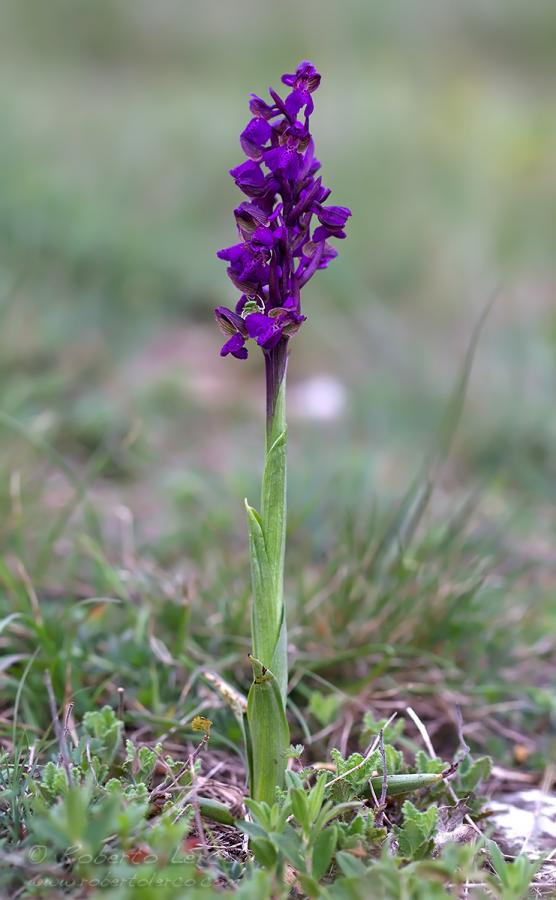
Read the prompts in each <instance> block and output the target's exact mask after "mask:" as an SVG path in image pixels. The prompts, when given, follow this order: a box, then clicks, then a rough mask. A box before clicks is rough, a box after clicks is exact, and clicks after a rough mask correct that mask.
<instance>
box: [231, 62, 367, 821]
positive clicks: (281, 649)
mask: <svg viewBox="0 0 556 900" xmlns="http://www.w3.org/2000/svg"><path fill="white" fill-rule="evenodd" d="M320 80H321V76H320V75H319V73H318V72H317V70H316V68H315V67H314V65H312V63H310V62H307V61H304V62H301V63H300V64H299V66H298V67H297V69H296V71H295V72H294V73H292V74H286V75H283V76H282V82H283V83H284V84H285V85H286V86H287V87H288V88H289V89H290V90H289V93H288V94H287V96H286V97H285V98H283V97H281V96H280V95H279V94H278V93H277V92H276V91H275V90H273V89H272V88H270V89H269V94H270V100H271V102H266V101H265V100H263V99H261V98H260V97H258V96H257V95H256V94H252V95H251V99H250V102H249V109H250V111H251V115H252V118H251V119H250V121H249V122H248V124H247V125H246V127H245V128H244V130H243V131H242V133H241V135H240V143H241V147H242V149H243V151H244V153H245V155H246V157H247V159H246V160H245V161H244V162H242V163H241V164H240V165H238V166H237V167H236V168H234V169H232V170H231V171H230V174H231V176H232V178H233V179H234V181H235V183H236V185H237V186H238V187H239V188H240V190H241V191H242V192H243V193H244V194H245V195H246V196H247V197H248V200H246V201H244V202H242V203H240V204H239V206H238V207H237V209H235V210H234V215H235V220H236V225H237V229H238V233H239V237H240V241H239V243H237V244H234V245H233V246H232V247H227V248H226V249H224V250H220V251H219V252H218V257H219V258H220V259H223V260H225V261H226V262H227V263H228V270H227V271H228V275H229V277H230V279H231V280H232V282H233V284H234V286H235V287H236V288H237V290H238V291H239V292H240V293H241V296H240V298H239V300H238V302H237V304H236V307H235V310H232V309H228V308H227V307H223V306H219V307H217V309H216V310H215V315H216V320H217V322H218V324H219V326H220V328H221V329H222V331H223V332H224V334H225V335H226V338H227V339H226V342H225V344H224V345H223V347H222V349H221V351H220V354H221V356H227V355H228V354H231V355H232V356H234V357H236V358H237V359H246V358H247V354H248V343H249V341H255V343H256V344H257V345H258V346H259V347H260V348H261V349H262V351H263V355H264V361H265V371H266V454H265V465H264V472H263V480H262V496H261V509H260V513H259V512H257V511H256V510H255V509H254V508H253V507H252V506H249V504H248V503H247V502H246V508H247V517H248V523H249V539H250V558H251V573H252V585H253V603H252V617H251V635H252V646H253V651H252V655H251V657H250V659H251V664H252V667H253V683H252V685H251V689H250V691H249V697H248V702H247V724H246V738H247V755H248V764H249V782H250V792H251V795H252V797H253V798H254V799H255V800H265V801H267V802H269V803H272V802H273V800H274V797H275V793H276V787H280V786H282V784H283V779H284V772H285V769H286V764H287V757H288V750H289V729H288V724H287V720H286V711H285V708H286V697H287V685H288V656H287V637H286V619H285V610H284V598H283V581H284V552H285V539H286V437H287V429H286V407H285V388H286V368H287V361H288V353H289V342H290V338H291V337H292V336H293V335H295V333H296V332H297V331H298V329H299V328H300V326H301V324H302V323H303V322H304V321H305V319H306V316H304V315H303V313H302V311H301V289H302V288H303V287H304V286H305V285H306V284H307V282H308V281H309V279H310V278H312V277H313V275H314V274H315V272H316V271H317V270H318V269H325V268H327V266H328V264H329V263H330V262H331V260H332V259H334V257H336V256H337V250H336V249H335V248H334V247H333V246H332V245H331V244H330V240H331V239H334V238H340V239H342V238H345V236H346V235H345V231H344V227H345V224H346V222H347V219H348V218H349V216H351V211H350V210H349V209H348V208H347V207H344V206H332V205H325V201H326V200H327V199H328V196H329V194H330V191H329V189H328V188H326V187H325V186H324V185H323V183H322V179H321V177H320V176H319V175H318V174H317V173H318V171H319V169H320V162H319V161H318V160H317V159H316V157H315V151H314V143H313V138H312V136H311V131H310V118H311V114H312V113H313V109H314V104H313V94H314V92H315V91H316V90H317V88H318V86H319V84H320ZM314 217H316V219H317V220H318V224H317V223H315V222H314Z"/></svg>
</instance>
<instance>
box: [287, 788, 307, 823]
mask: <svg viewBox="0 0 556 900" xmlns="http://www.w3.org/2000/svg"><path fill="white" fill-rule="evenodd" d="M290 800H291V804H292V812H293V814H294V816H295V818H296V819H297V821H298V822H299V824H300V825H301V827H302V828H303V831H304V832H305V833H306V834H308V832H309V828H310V825H311V823H310V819H309V804H308V802H307V796H306V794H305V791H304V790H300V789H299V788H294V790H292V791H290Z"/></svg>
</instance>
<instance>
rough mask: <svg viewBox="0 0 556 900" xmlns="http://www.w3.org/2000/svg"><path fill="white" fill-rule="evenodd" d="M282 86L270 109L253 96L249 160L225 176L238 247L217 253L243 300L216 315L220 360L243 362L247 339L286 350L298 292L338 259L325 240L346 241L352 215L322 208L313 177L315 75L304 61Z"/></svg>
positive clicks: (318, 182)
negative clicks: (239, 198)
mask: <svg viewBox="0 0 556 900" xmlns="http://www.w3.org/2000/svg"><path fill="white" fill-rule="evenodd" d="M282 82H283V83H284V84H285V85H287V86H288V87H289V88H290V92H289V94H288V96H287V97H286V98H285V99H282V98H281V97H280V96H279V94H277V93H276V91H274V90H273V89H272V88H270V89H269V93H270V97H271V100H272V103H267V102H266V101H265V100H262V99H261V98H260V97H258V96H257V95H256V94H252V95H251V100H250V103H249V108H250V110H251V114H252V117H253V118H252V119H251V120H250V122H249V123H248V124H247V125H246V127H245V128H244V129H243V131H242V133H241V135H240V144H241V147H242V149H243V152H244V153H245V155H246V156H247V159H246V161H245V162H243V163H241V164H240V165H239V166H236V168H235V169H232V170H231V172H230V174H231V176H232V178H233V179H234V181H235V183H236V184H237V186H238V187H239V188H240V190H241V191H243V193H244V194H246V196H247V197H248V200H246V201H244V202H243V203H240V205H239V206H238V207H237V209H236V210H234V214H235V219H236V224H237V229H238V232H239V235H240V237H241V242H240V243H239V244H234V246H233V247H227V248H226V249H225V250H220V251H219V253H218V254H217V255H218V257H219V258H220V259H223V260H225V261H226V262H227V263H228V275H229V276H230V278H231V280H232V282H233V283H234V285H235V286H236V288H237V289H238V290H239V291H241V294H242V296H241V298H240V299H239V301H238V303H237V305H236V308H235V311H233V310H231V309H228V308H227V307H224V306H219V307H218V308H217V309H216V310H215V315H216V320H217V322H218V324H219V325H220V327H221V329H222V331H223V332H224V333H225V334H226V336H227V338H228V339H227V340H226V343H225V344H224V346H223V347H222V349H221V351H220V355H221V356H227V355H228V354H229V353H231V354H232V356H236V357H237V358H238V359H245V358H246V357H247V347H246V346H245V343H246V341H247V340H248V339H250V338H252V339H254V340H256V342H257V343H258V344H259V346H260V347H262V348H263V350H264V351H266V352H270V351H271V350H273V349H274V348H275V347H277V346H278V344H280V342H281V343H282V344H283V345H285V344H287V341H288V338H289V337H290V336H291V335H292V334H295V332H296V331H297V330H298V329H299V326H300V325H301V323H302V322H303V321H305V316H304V315H302V313H301V303H300V291H301V288H302V287H303V286H304V285H305V284H307V282H308V281H309V279H310V278H311V277H312V276H313V275H314V273H315V272H316V270H317V269H326V267H327V266H328V264H329V262H330V261H331V260H332V259H334V257H335V256H337V255H338V252H337V250H335V249H334V247H332V246H331V244H330V243H329V240H330V238H344V237H345V236H346V235H345V231H344V226H345V224H346V221H347V219H348V218H349V216H350V215H351V211H350V210H349V209H348V208H347V207H345V206H326V205H324V204H325V201H326V200H327V199H328V196H329V194H330V191H329V190H328V188H326V187H324V185H323V184H322V179H321V178H320V176H319V177H317V172H318V170H319V169H320V163H319V161H318V160H317V159H316V158H315V155H314V145H313V139H312V137H311V133H310V131H309V118H310V116H311V113H312V112H313V108H314V106H313V97H312V95H313V93H314V92H315V91H316V89H317V88H318V86H319V84H320V75H319V73H318V72H317V70H316V69H315V67H314V66H313V65H312V64H311V63H310V62H306V61H305V62H302V63H300V64H299V66H298V67H297V69H296V71H295V72H294V73H293V74H291V75H283V76H282ZM298 117H300V118H298ZM313 216H316V218H317V219H318V223H319V224H318V225H317V226H316V227H313Z"/></svg>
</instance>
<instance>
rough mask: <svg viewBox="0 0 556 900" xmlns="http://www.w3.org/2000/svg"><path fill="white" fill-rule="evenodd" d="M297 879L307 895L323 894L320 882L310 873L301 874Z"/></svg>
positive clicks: (318, 895) (315, 896) (317, 895)
mask: <svg viewBox="0 0 556 900" xmlns="http://www.w3.org/2000/svg"><path fill="white" fill-rule="evenodd" d="M297 880H298V881H299V884H300V885H301V887H302V888H303V890H304V891H305V894H306V896H307V897H310V898H313V897H314V898H318V897H320V896H321V891H320V888H319V885H318V882H317V881H315V879H314V878H312V877H311V876H310V875H301V874H299V875H298V876H297Z"/></svg>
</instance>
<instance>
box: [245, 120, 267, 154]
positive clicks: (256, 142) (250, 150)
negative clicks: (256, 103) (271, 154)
mask: <svg viewBox="0 0 556 900" xmlns="http://www.w3.org/2000/svg"><path fill="white" fill-rule="evenodd" d="M271 134H272V128H271V127H270V125H269V124H268V122H267V121H265V119H259V118H255V119H251V121H250V122H249V124H248V125H246V127H245V128H244V129H243V131H242V132H241V134H240V136H239V142H240V144H241V147H242V149H243V152H244V153H245V154H246V156H250V157H251V159H261V157H262V155H263V147H264V145H265V144H266V143H268V141H269V140H270V136H271Z"/></svg>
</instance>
